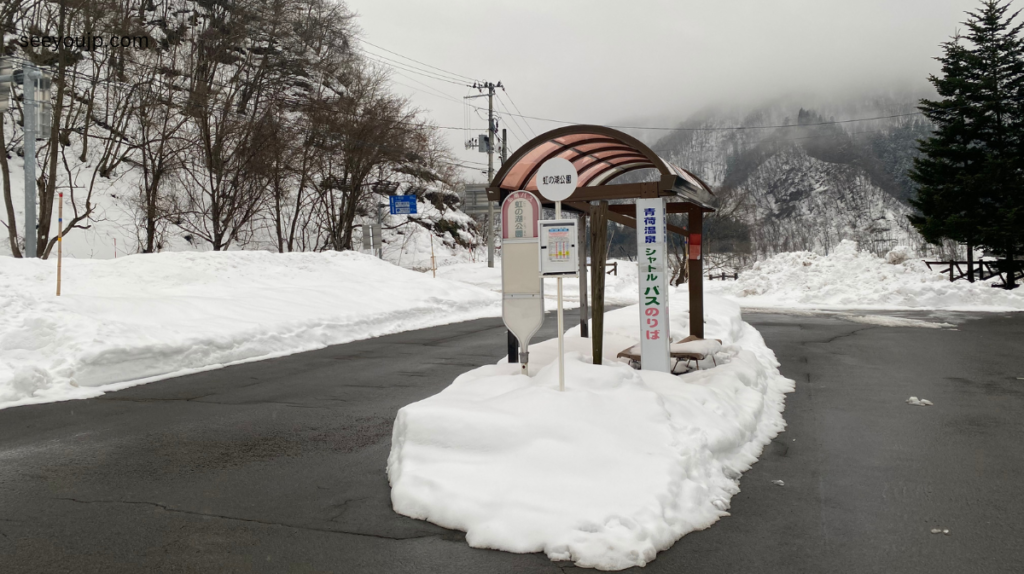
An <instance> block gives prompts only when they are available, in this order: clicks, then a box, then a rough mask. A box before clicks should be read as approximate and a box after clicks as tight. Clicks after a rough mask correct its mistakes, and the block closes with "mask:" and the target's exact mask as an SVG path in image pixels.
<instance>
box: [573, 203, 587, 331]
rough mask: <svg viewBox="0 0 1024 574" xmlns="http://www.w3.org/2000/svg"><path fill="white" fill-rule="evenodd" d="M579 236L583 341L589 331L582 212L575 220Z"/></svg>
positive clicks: (585, 216) (585, 243) (583, 218)
mask: <svg viewBox="0 0 1024 574" xmlns="http://www.w3.org/2000/svg"><path fill="white" fill-rule="evenodd" d="M576 227H578V228H579V229H578V232H579V236H578V237H577V239H576V249H577V250H578V251H579V254H580V336H581V337H583V338H584V339H586V338H589V337H590V329H589V325H588V320H587V311H588V304H587V299H588V298H589V297H587V295H588V294H587V214H586V213H583V212H582V211H581V212H580V214H579V217H578V218H577V220H576Z"/></svg>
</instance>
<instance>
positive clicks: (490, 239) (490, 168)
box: [464, 82, 505, 267]
mask: <svg viewBox="0 0 1024 574" xmlns="http://www.w3.org/2000/svg"><path fill="white" fill-rule="evenodd" d="M473 87H474V88H476V89H477V91H483V90H484V89H486V90H487V94H486V96H487V135H486V136H485V137H484V138H483V141H481V142H480V151H486V152H487V185H490V184H491V180H492V179H494V140H495V136H496V135H497V134H498V124H497V123H496V122H495V121H494V90H495V88H502V89H504V88H505V86H502V85H501V82H498V83H497V84H495V83H494V82H483V83H480V84H478V83H476V82H473ZM484 95H485V94H480V95H479V96H466V97H465V98H464V99H467V100H468V99H470V98H481V97H483V96H484ZM486 233H487V266H488V267H494V202H493V201H488V202H487V228H486Z"/></svg>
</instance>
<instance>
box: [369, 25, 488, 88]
mask: <svg viewBox="0 0 1024 574" xmlns="http://www.w3.org/2000/svg"><path fill="white" fill-rule="evenodd" d="M356 37H357V38H359V41H360V42H362V43H364V44H366V45H367V46H373V47H374V48H377V49H378V50H383V51H385V52H387V53H389V54H392V55H395V56H398V57H399V58H405V59H406V60H409V61H411V62H416V63H417V64H420V65H422V66H426V67H428V68H433V69H435V70H437V71H439V72H444V73H445V74H446V75H449V76H452V77H456V78H463V79H465V80H466V81H468V82H474V81H476V80H475V79H474V78H470V77H469V76H464V75H462V74H456V73H455V72H449V71H448V70H445V69H443V68H438V67H437V66H431V65H430V64H427V63H425V62H421V61H419V60H414V59H412V58H410V57H409V56H403V55H402V54H399V53H398V52H392V51H391V50H388V49H387V48H382V47H381V46H378V45H376V44H372V43H370V42H368V41H367V40H366V39H365V38H363V37H361V36H356Z"/></svg>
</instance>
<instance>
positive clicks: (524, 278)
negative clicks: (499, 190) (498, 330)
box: [501, 191, 544, 373]
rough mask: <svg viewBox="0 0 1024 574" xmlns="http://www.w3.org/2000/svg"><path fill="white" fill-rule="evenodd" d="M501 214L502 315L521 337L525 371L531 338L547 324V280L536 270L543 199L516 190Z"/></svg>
mask: <svg viewBox="0 0 1024 574" xmlns="http://www.w3.org/2000/svg"><path fill="white" fill-rule="evenodd" d="M501 216H502V217H501V237H502V242H501V290H502V302H501V318H502V320H503V321H504V323H505V326H506V327H507V328H508V330H509V331H511V332H512V334H513V335H515V336H516V338H517V339H519V348H520V349H521V353H522V354H521V355H520V363H521V364H522V365H523V372H524V373H525V372H526V369H527V367H526V365H527V362H528V360H529V354H528V351H527V350H528V349H529V347H530V339H532V338H533V336H534V335H536V334H537V331H539V330H540V328H541V326H543V325H544V280H543V279H542V278H541V276H540V274H539V273H537V269H538V268H539V267H540V253H539V252H540V249H539V248H538V241H539V240H540V238H539V237H538V234H537V220H538V218H539V217H540V201H539V200H538V199H537V196H535V195H533V194H532V193H529V192H526V191H516V192H513V193H511V194H509V196H508V197H507V198H505V201H504V202H502V204H501Z"/></svg>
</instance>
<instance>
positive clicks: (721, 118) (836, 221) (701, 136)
mask: <svg viewBox="0 0 1024 574" xmlns="http://www.w3.org/2000/svg"><path fill="white" fill-rule="evenodd" d="M816 104H817V105H818V106H819V107H818V108H817V109H818V110H819V111H815V110H811V109H807V108H804V107H801V106H800V105H799V104H793V103H774V104H771V105H765V106H762V107H760V108H757V109H755V110H753V111H746V112H740V111H731V112H727V111H721V110H711V111H705V112H702V113H699V114H696V115H694V116H693V117H691V118H689V119H688V120H687V121H685V122H683V123H682V124H680V126H679V127H680V128H683V130H684V131H677V132H673V133H672V134H671V135H669V136H666V137H663V138H661V139H660V140H658V141H657V142H656V143H655V144H654V145H653V146H652V147H653V148H654V149H655V150H656V151H657V152H658V153H659V154H661V155H663V156H665V157H667V158H668V159H670V160H672V161H673V162H675V163H677V164H678V165H682V166H686V167H687V168H688V169H691V170H693V171H694V172H695V173H697V174H698V175H700V176H701V177H703V178H704V179H705V180H706V181H708V182H709V183H711V184H712V185H713V186H715V188H716V189H718V190H719V195H720V202H721V203H720V215H719V216H717V217H718V218H720V219H721V220H722V221H730V222H732V223H734V224H740V225H741V226H742V227H743V228H745V233H741V234H740V235H745V237H746V239H747V241H739V242H737V241H726V240H724V239H726V238H723V239H722V240H719V245H720V247H721V248H722V249H736V250H737V251H746V253H747V254H749V255H751V256H753V257H764V256H767V255H771V254H773V253H779V252H785V251H794V250H808V251H816V252H820V253H824V254H827V253H829V252H830V251H831V250H832V249H834V248H835V246H836V245H837V244H838V243H839V242H841V241H843V240H854V241H857V242H858V243H859V244H860V245H861V246H862V248H864V249H867V250H869V251H872V252H875V253H877V254H883V253H885V252H887V251H888V250H890V249H892V248H893V247H896V246H898V245H902V246H906V247H910V248H912V249H913V250H915V251H919V250H921V249H923V248H924V244H923V241H922V239H921V238H920V236H919V235H918V234H917V232H916V231H915V230H914V229H913V227H912V226H910V224H909V223H908V222H907V218H906V216H907V214H909V213H910V212H911V208H910V206H909V205H907V204H906V199H907V198H908V197H910V196H912V194H913V192H914V188H913V182H911V181H910V180H909V178H908V177H907V175H906V171H907V169H909V167H911V165H912V161H913V157H914V155H915V154H916V153H917V152H916V140H917V139H918V138H920V137H923V136H925V135H927V134H928V132H929V130H930V126H929V125H928V123H927V122H926V121H925V120H923V119H922V117H921V116H919V115H917V114H916V113H915V112H916V108H915V106H916V98H912V97H902V98H895V97H886V98H877V99H874V100H869V101H868V102H866V103H862V104H859V105H853V106H845V107H836V106H835V104H830V103H827V102H816ZM861 118H881V119H873V120H870V121H854V122H848V123H836V122H844V121H847V120H849V119H861ZM737 127H738V128H743V129H733V128H737ZM721 223H722V222H718V224H719V225H721ZM715 225H716V222H711V224H710V226H709V232H710V233H711V234H712V235H713V234H714V233H715V231H714V226H715ZM729 227H730V229H731V230H732V236H733V237H730V238H729V239H734V238H735V237H734V236H735V235H736V231H735V227H736V225H732V226H729ZM714 242H715V239H714V237H712V238H711V243H712V249H714ZM737 244H738V245H739V247H736V245H737Z"/></svg>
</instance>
